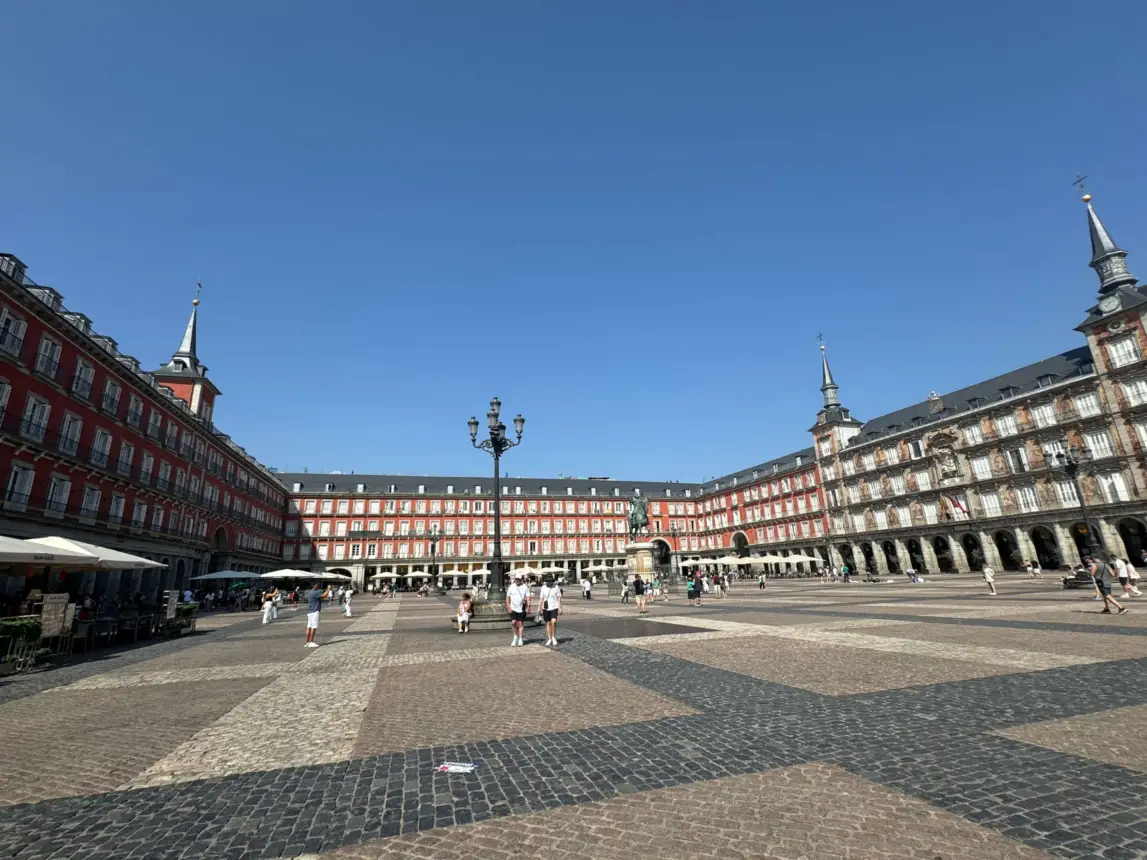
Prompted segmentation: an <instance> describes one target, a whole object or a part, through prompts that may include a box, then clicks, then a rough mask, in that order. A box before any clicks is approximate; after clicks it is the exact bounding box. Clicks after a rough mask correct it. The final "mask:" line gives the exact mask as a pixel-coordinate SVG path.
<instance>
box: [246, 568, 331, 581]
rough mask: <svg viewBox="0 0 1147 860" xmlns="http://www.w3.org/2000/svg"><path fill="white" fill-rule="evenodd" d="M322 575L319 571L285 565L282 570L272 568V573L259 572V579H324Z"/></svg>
mask: <svg viewBox="0 0 1147 860" xmlns="http://www.w3.org/2000/svg"><path fill="white" fill-rule="evenodd" d="M322 578H323V577H322V575H321V574H318V573H314V572H313V571H312V572H308V571H305V570H295V569H294V568H290V567H284V568H283V569H282V570H272V571H271V572H270V573H261V574H259V579H322Z"/></svg>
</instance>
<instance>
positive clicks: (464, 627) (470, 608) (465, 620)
mask: <svg viewBox="0 0 1147 860" xmlns="http://www.w3.org/2000/svg"><path fill="white" fill-rule="evenodd" d="M473 614H474V602H473V601H472V600H471V599H470V594H469V593H466V594H463V595H462V599H461V600H459V601H458V632H459V633H469V632H470V616H471V615H473Z"/></svg>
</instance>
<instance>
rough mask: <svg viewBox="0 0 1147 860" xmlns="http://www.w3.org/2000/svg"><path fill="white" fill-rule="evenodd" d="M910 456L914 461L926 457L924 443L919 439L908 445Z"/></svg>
mask: <svg viewBox="0 0 1147 860" xmlns="http://www.w3.org/2000/svg"><path fill="white" fill-rule="evenodd" d="M908 456H909V457H911V458H912V459H913V460H919V459H920V458H921V457H923V456H924V443H923V442H921V441H920V440H919V439H913V440H912V441H911V442H909V443H908Z"/></svg>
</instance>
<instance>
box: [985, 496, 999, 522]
mask: <svg viewBox="0 0 1147 860" xmlns="http://www.w3.org/2000/svg"><path fill="white" fill-rule="evenodd" d="M980 507H981V508H983V509H984V516H985V517H998V516H999V515H1000V511H1001V508H1000V494H999V493H980Z"/></svg>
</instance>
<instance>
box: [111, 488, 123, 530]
mask: <svg viewBox="0 0 1147 860" xmlns="http://www.w3.org/2000/svg"><path fill="white" fill-rule="evenodd" d="M126 506H127V499H126V498H124V497H123V496H121V495H119V494H118V493H117V494H116V495H114V496H112V501H111V504H110V505H108V522H109V523H118V522H121V521H122V520H123V511H124V508H125V507H126Z"/></svg>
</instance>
